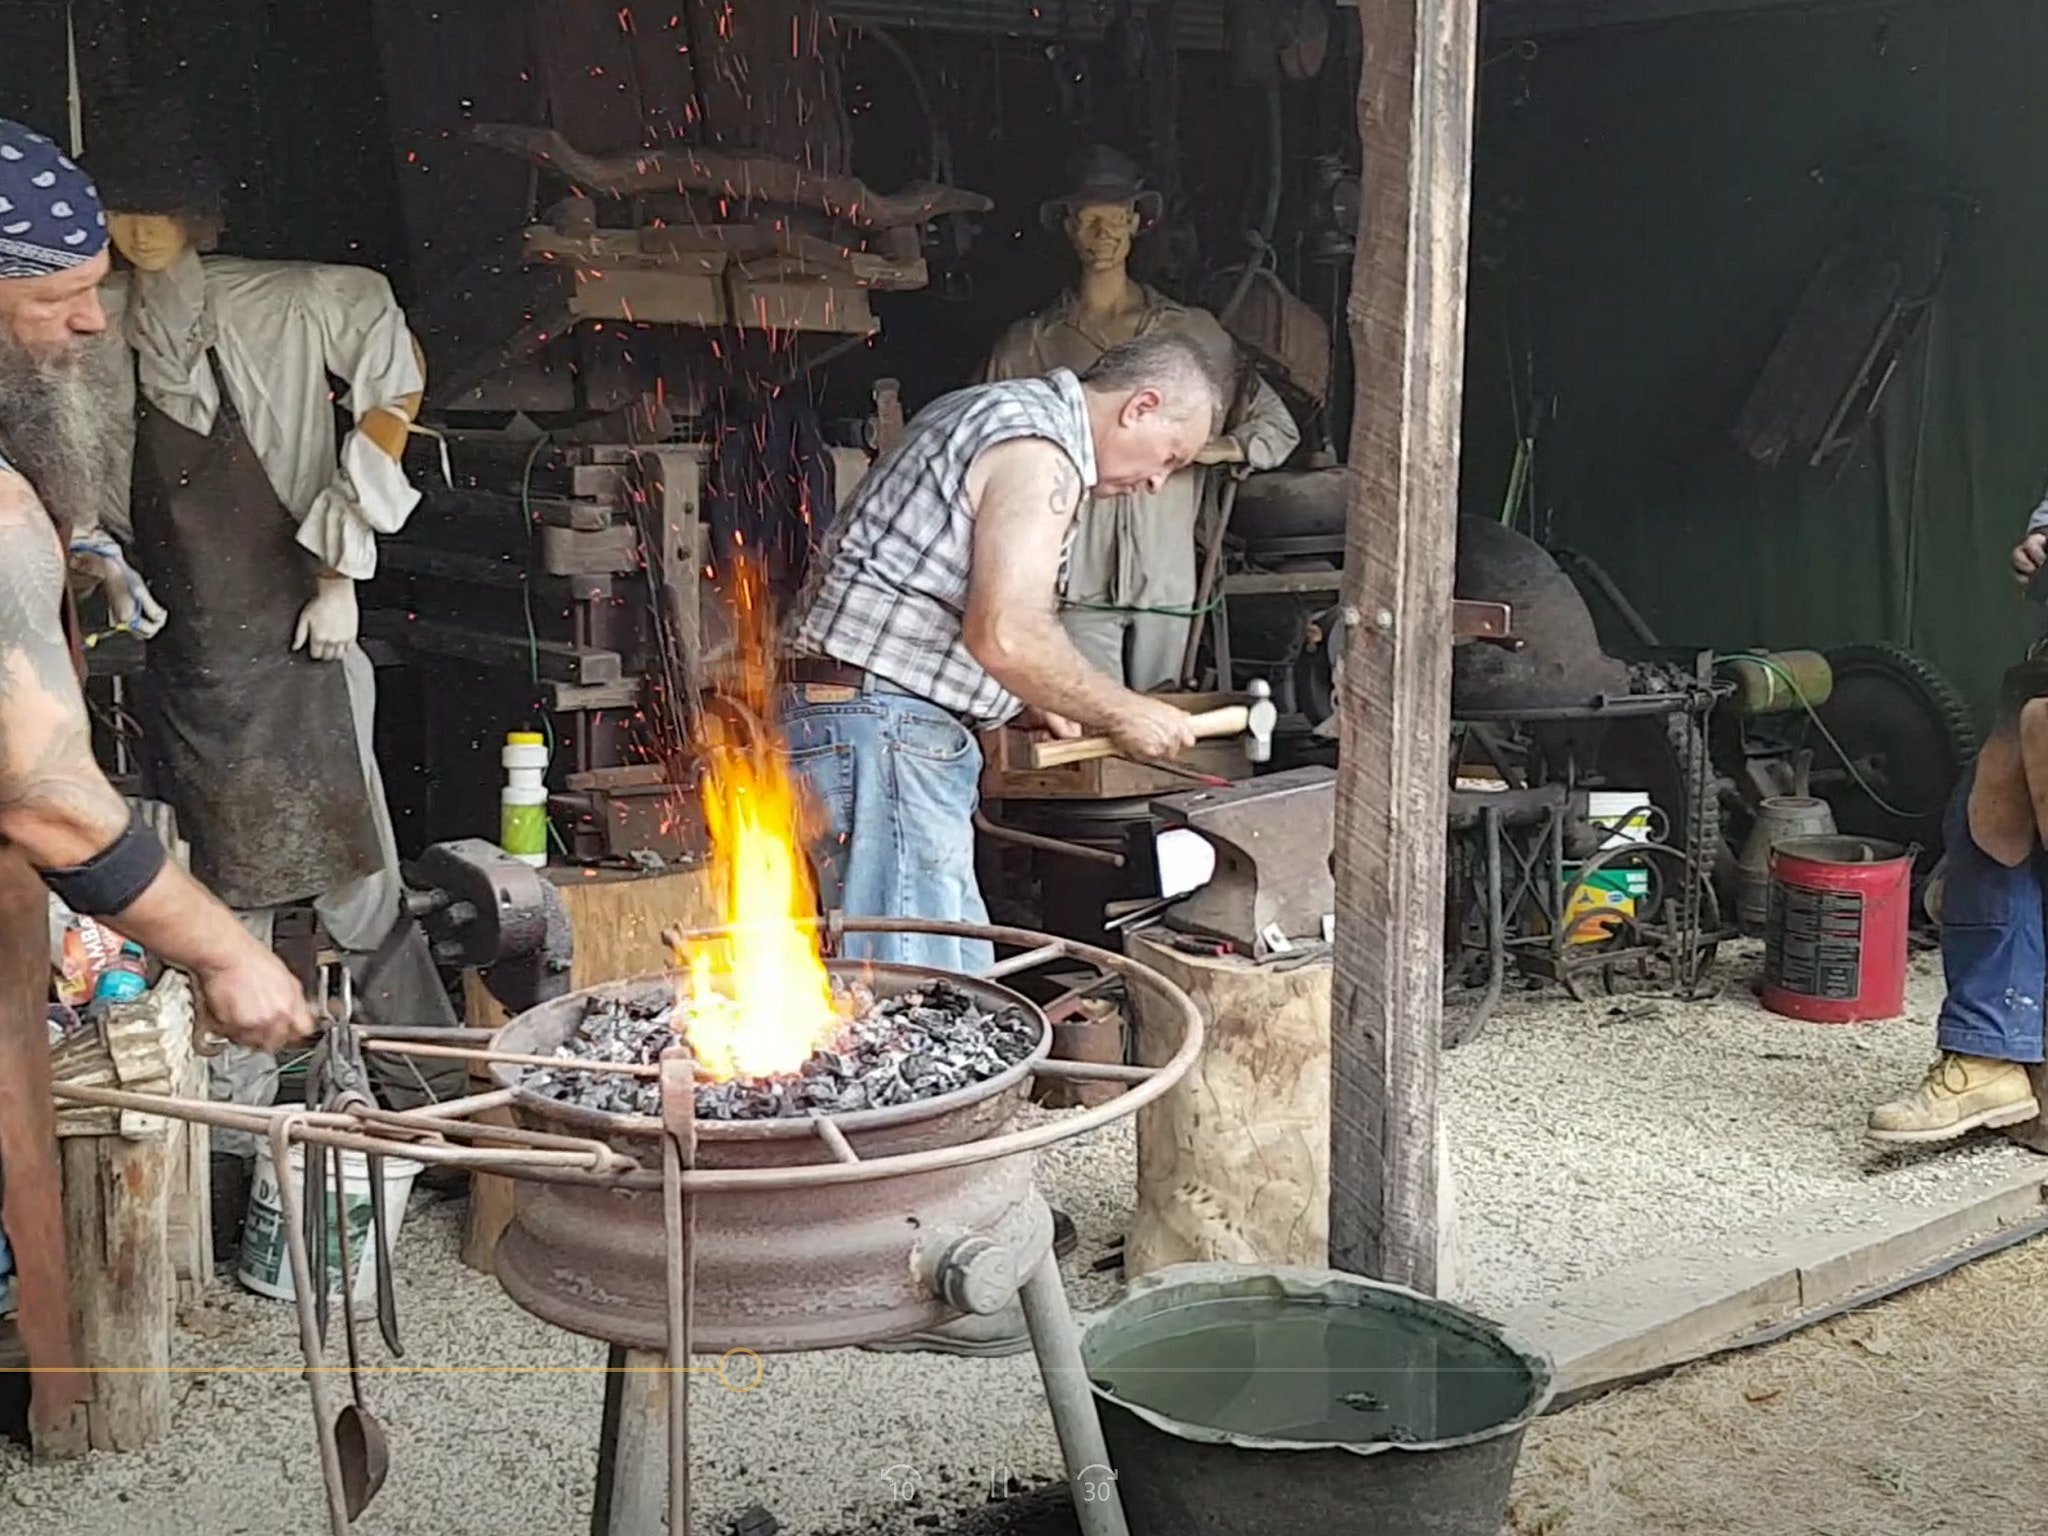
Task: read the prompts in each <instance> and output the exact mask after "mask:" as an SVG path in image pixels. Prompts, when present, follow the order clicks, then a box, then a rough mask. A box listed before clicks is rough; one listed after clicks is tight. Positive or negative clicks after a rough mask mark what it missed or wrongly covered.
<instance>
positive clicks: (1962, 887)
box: [1937, 768, 2048, 1062]
mask: <svg viewBox="0 0 2048 1536" xmlns="http://www.w3.org/2000/svg"><path fill="white" fill-rule="evenodd" d="M1974 782H1975V769H1974V768H1972V769H1971V770H1970V771H1968V772H1966V773H1965V774H1964V775H1963V781H1962V783H1961V784H1959V785H1958V786H1957V787H1956V794H1955V799H1954V800H1953V801H1951V803H1950V805H1949V811H1948V817H1947V820H1946V823H1945V826H1944V836H1943V843H1944V845H1945V848H1946V852H1945V854H1944V856H1943V864H1944V868H1945V874H1944V885H1943V890H1942V899H1941V970H1942V979H1943V980H1944V981H1946V982H1947V984H1948V993H1947V995H1946V996H1945V997H1943V998H1942V1001H1941V1019H1940V1024H1939V1027H1938V1030H1937V1043H1938V1047H1939V1049H1941V1050H1943V1051H1946V1052H1953V1053H1955V1054H1957V1055H1962V1056H1983V1057H1987V1058H1989V1059H1991V1060H1994V1061H2017V1062H2037V1061H2040V1060H2041V1059H2042V1054H2043V1053H2042V996H2043V993H2044V991H2048V923H2044V905H2043V900H2042V873H2043V867H2042V866H2043V856H2042V855H2041V854H2040V853H2039V852H2038V851H2037V852H2036V853H2035V854H2034V856H2033V857H2032V858H2030V859H2029V860H2027V862H2025V863H2024V864H2021V865H2019V866H2018V867H2017V868H2014V869H2008V868H2006V867H2005V866H2004V865H2003V864H2000V863H1999V862H1998V861H1997V860H1996V859H1994V858H1991V857H1990V856H1989V855H1988V854H1986V853H1985V852H1984V851H1983V850H1982V849H1980V848H1979V847H1978V846H1977V845H1976V844H1975V843H1974V842H1973V841H1971V838H1970V823H1969V814H1968V805H1969V797H1970V787H1971V785H1972V784H1973V783H1974Z"/></svg>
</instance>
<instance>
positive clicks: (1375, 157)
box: [1330, 0, 1478, 1292]
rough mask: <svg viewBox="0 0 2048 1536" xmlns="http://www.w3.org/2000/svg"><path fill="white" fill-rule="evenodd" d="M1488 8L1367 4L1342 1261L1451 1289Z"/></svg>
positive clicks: (1358, 275) (1338, 1237)
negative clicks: (1478, 223)
mask: <svg viewBox="0 0 2048 1536" xmlns="http://www.w3.org/2000/svg"><path fill="white" fill-rule="evenodd" d="M1477 13H1478V3H1477V0H1414V3H1402V0H1360V5H1359V25H1360V27H1361V29H1362V33H1363V36H1364V39H1365V64H1364V68H1363V69H1362V70H1361V72H1360V77H1359V82H1358V115H1359V131H1360V135H1361V143H1362V147H1363V154H1362V161H1361V164H1362V166H1363V177H1362V181H1361V196H1360V204H1359V238H1358V257H1357V266H1356V270H1355V271H1354V273H1353V277H1352V288H1351V300H1350V314H1349V320H1350V328H1351V343H1352V353H1353V356H1354V358H1355V359H1356V370H1355V371H1356V408H1355V412H1354V415H1353V421H1352V436H1351V455H1350V458H1351V465H1352V467H1353V469H1354V471H1355V473H1354V475H1353V477H1352V483H1351V498H1352V499H1351V506H1350V515H1349V520H1348V525H1347V529H1346V538H1345V560H1344V571H1345V584H1344V597H1345V601H1346V604H1347V606H1348V608H1349V609H1350V610H1351V612H1352V613H1354V614H1356V615H1357V616H1358V618H1357V627H1356V628H1354V630H1353V632H1352V634H1351V636H1350V638H1349V640H1348V643H1347V651H1346V656H1345V668H1344V687H1343V689H1342V690H1341V696H1340V698H1339V701H1338V718H1339V722H1340V729H1341V732H1342V735H1341V741H1342V758H1341V766H1340V768H1339V771H1338V779H1337V811H1336V880H1337V923H1336V943H1335V955H1334V960H1335V965H1336V982H1335V991H1334V994H1333V998H1332V1003H1331V1043H1332V1059H1331V1073H1332V1089H1331V1116H1330V1139H1331V1155H1330V1167H1331V1173H1332V1186H1331V1191H1330V1205H1331V1211H1330V1251H1331V1262H1332V1264H1333V1265H1334V1266H1335V1267H1336V1268H1338V1269H1344V1270H1350V1271H1352V1272H1354V1273H1359V1274H1365V1275H1371V1276H1375V1277H1377V1278H1381V1279H1386V1280H1392V1281H1395V1282H1398V1283H1400V1284H1404V1285H1409V1286H1412V1287H1414V1288H1415V1289H1417V1290H1420V1291H1425V1292H1428V1291H1433V1290H1434V1289H1435V1286H1436V1278H1437V1156H1436V1141H1437V1104H1436V1096H1437V1076H1438V1058H1439V1055H1440V1050H1441V1046H1440V1033H1441V1028H1442V1024H1441V1015H1442V1005H1443V999H1442V984H1443V939H1442V931H1441V913H1442V911H1443V882H1444V870H1443V825H1444V810H1445V806H1444V801H1445V782H1444V780H1445V774H1444V751H1445V745H1444V744H1445V743H1446V742H1447V741H1448V739H1449V732H1450V666H1449V663H1448V658H1449V655H1450V648H1451V587H1452V565H1453V555H1454V550H1455V545H1456V526H1457V475H1458V437H1459V433H1458V427H1459V422H1458V413H1459V408H1460V401H1461V398H1462V394H1463V383H1464V380H1463V359H1464V355H1465V345H1464V333H1465V269H1466V258H1467V225H1468V222H1469V215H1470V206H1471V191H1472V186H1471V174H1472V105H1473V94H1474V79H1475V63H1476V40H1477V36H1478V14H1477Z"/></svg>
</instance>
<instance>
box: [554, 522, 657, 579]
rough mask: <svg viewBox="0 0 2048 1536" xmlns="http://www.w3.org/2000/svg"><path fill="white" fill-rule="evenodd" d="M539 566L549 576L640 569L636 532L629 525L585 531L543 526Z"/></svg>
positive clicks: (638, 541) (587, 574) (598, 573)
mask: <svg viewBox="0 0 2048 1536" xmlns="http://www.w3.org/2000/svg"><path fill="white" fill-rule="evenodd" d="M540 564H541V569H542V570H544V571H546V572H547V573H548V574H549V575H550V576H614V575H618V574H620V573H621V572H624V571H637V570H639V569H640V535H639V532H638V531H637V530H636V529H634V528H632V527H631V526H629V525H625V524H621V525H619V526H618V527H615V528H599V529H595V530H590V531H585V530H582V529H577V528H543V529H541V531H540Z"/></svg>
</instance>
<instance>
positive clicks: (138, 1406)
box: [38, 1136, 176, 1455]
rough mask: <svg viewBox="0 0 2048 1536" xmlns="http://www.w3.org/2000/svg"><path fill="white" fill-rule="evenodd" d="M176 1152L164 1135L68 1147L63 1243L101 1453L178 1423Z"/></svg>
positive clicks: (90, 1434)
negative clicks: (171, 1235) (170, 1228)
mask: <svg viewBox="0 0 2048 1536" xmlns="http://www.w3.org/2000/svg"><path fill="white" fill-rule="evenodd" d="M171 1153H172V1146H171V1142H170V1140H169V1138H167V1137H166V1138H158V1139H155V1140H148V1141H129V1140H126V1139H124V1138H122V1137H119V1136H79V1137H70V1138H67V1139H66V1140H65V1142H64V1143H63V1165H64V1238H65V1245H66V1249H67V1251H68V1253H69V1255H70V1265H71V1291H72V1298H73V1301H74V1304H75V1307H76V1311H77V1315H78V1326H79V1340H80V1345H81V1352H82V1354H83V1357H84V1361H85V1366H86V1369H87V1371H88V1372H89V1373H90V1375H91V1378H92V1395H91V1397H90V1398H89V1399H88V1400H87V1403H86V1425H87V1438H88V1442H89V1444H90V1446H91V1448H92V1449H93V1450H96V1451H139V1450H142V1449H144V1448H145V1447H147V1446H149V1445H152V1444H154V1443H155V1442H156V1441H157V1440H159V1439H161V1438H162V1437H163V1436H164V1435H165V1434H166V1433H168V1432H169V1430H170V1427H171V1378H170V1360H171V1297H172V1295H173V1293H174V1288H175V1284H176V1282H175V1277H174V1275H173V1273H172V1268H171V1254H170V1245H169V1242H168V1240H167V1220H168V1217H169V1213H170V1199H171V1188H172V1184H173V1182H174V1171H173V1168H172V1162H171ZM52 1449H53V1448H52V1447H49V1446H44V1445H39V1446H38V1452H39V1454H44V1455H47V1454H49V1453H50V1452H51V1450H52Z"/></svg>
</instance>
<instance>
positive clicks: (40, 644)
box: [0, 119, 313, 1429]
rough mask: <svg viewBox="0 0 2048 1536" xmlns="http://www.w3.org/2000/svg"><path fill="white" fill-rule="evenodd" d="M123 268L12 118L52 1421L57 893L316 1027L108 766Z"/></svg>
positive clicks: (8, 940) (258, 1011)
mask: <svg viewBox="0 0 2048 1536" xmlns="http://www.w3.org/2000/svg"><path fill="white" fill-rule="evenodd" d="M108 263H109V258H108V255H107V232H106V217H105V214H104V212H103V211H102V209H101V207H100V202H99V196H98V193H97V192H96V191H95V190H94V188H93V186H92V183H91V182H90V181H88V180H87V179H86V177H85V176H84V174H83V173H82V172H81V171H80V170H79V169H78V167H77V166H75V165H73V164H72V163H71V161H70V160H69V159H68V158H67V157H66V156H65V155H64V154H63V153H61V152H60V151H59V150H58V148H57V146H56V145H54V144H53V143H51V142H50V140H48V139H47V138H45V137H43V136H42V135H41V134H38V133H34V132H31V131H30V130H29V129H27V128H24V127H23V126H22V125H20V124H19V123H13V122H8V121H6V120H4V119H0V1177H4V1181H5V1182H4V1196H0V1229H4V1230H5V1232H6V1234H7V1237H8V1239H9V1241H10V1244H11V1247H12V1249H13V1252H14V1263H15V1266H16V1268H17V1270H18V1272H19V1306H20V1312H21V1324H20V1329H21V1336H22V1341H23V1344H24V1346H25V1347H26V1349H27V1351H28V1354H29V1364H30V1367H31V1369H32V1370H35V1371H36V1372H37V1375H36V1376H35V1377H34V1381H35V1402H34V1424H35V1427H36V1428H38V1429H46V1428H48V1427H50V1426H52V1425H54V1424H55V1423H56V1422H57V1421H58V1419H59V1416H60V1415H61V1414H62V1413H63V1412H64V1411H65V1410H66V1409H68V1408H69V1407H70V1406H71V1405H72V1404H73V1403H75V1402H77V1401H79V1400H80V1399H81V1397H82V1395H83V1390H84V1382H83V1378H82V1377H80V1376H79V1375H78V1374H77V1373H76V1372H75V1370H70V1369H66V1368H67V1367H73V1366H75V1363H76V1355H75V1350H74V1347H73V1341H72V1336H71V1317H70V1312H71V1305H70V1295H69V1283H68V1280H67V1278H66V1272H65V1263H64V1226H63V1213H62V1207H61V1203H60V1197H59V1189H58V1175H57V1157H56V1141H55V1128H54V1124H53V1113H52V1103H51V1097H50V1062H49V1035H48V1031H47V1025H46V1022H45V1018H46V1012H47V1003H48V998H49V977H50V954H49V901H48V895H47V894H46V892H47V891H54V892H55V893H56V894H57V895H58V896H59V897H61V898H62V899H63V900H64V902H65V903H66V904H67V905H68V906H69V907H70V908H71V909H72V910H73V911H74V912H78V913H81V914H83V915H86V916H90V917H95V918H99V919H101V920H102V921H104V922H106V923H107V925H108V926H109V927H111V928H113V929H114V930H115V931H117V932H119V933H120V934H122V935H123V936H125V937H127V938H131V939H133V940H135V941H136V942H137V943H138V944H141V945H142V946H144V947H145V948H146V949H149V950H152V951H154V952H155V953H156V954H157V955H158V956H160V957H161V958H162V959H163V960H165V961H166V962H168V963H169V964H172V965H175V966H179V967H181V968H183V969H184V970H186V971H188V972H190V973H191V975H192V977H193V979H194V981H195V982H196V983H197V985H198V990H199V994H200V997H201V999H202V1000H203V1003H204V1006H205V1008H206V1012H207V1015H208V1019H209V1022H210V1024H211V1025H212V1027H213V1028H214V1029H215V1030H216V1031H218V1032H219V1033H220V1034H222V1035H224V1036H226V1037H227V1038H228V1039H230V1040H233V1041H236V1042H238V1043H241V1044H246V1045H252V1046H256V1047H259V1048H261V1049H264V1050H268V1051H276V1050H278V1049H280V1048H282V1047H283V1046H284V1045H286V1044H288V1043H289V1042H290V1041H292V1040H294V1039H298V1038H302V1037H304V1036H306V1035H310V1034H311V1033H312V1029H313V1018H312V1010H311V1008H310V1006H309V1005H308V1003H307V1001H306V998H305V996H304V994H303V993H302V992H301V991H300V989H299V986H298V983H297V982H296V981H294V980H293V979H292V975H291V973H290V972H289V971H288V970H286V969H285V967H284V965H283V963H282V962H280V961H279V960H278V959H277V957H276V956H275V955H273V954H272V953H271V952H270V951H269V950H268V949H267V948H266V947H264V946H263V945H261V944H259V943H257V942H256V940H255V939H254V938H253V937H251V935H250V934H249V932H248V931H247V930H246V929H245V928H244V927H243V926H242V924H241V923H240V922H239V921H237V920H236V918H235V916H234V914H233V913H232V912H230V911H229V910H228V909H227V908H226V907H225V906H224V905H222V904H221V903H220V902H219V901H218V900H216V899H215V898H214V897H213V896H212V895H211V894H210V893H209V892H208V891H207V890H206V889H205V888H204V887H203V886H201V885H200V884H199V883H198V882H197V881H195V880H194V879H193V878H192V877H191V876H190V875H188V874H186V873H185V872H184V871H183V870H181V869H180V868H179V867H178V866H177V865H176V864H174V863H172V862H171V861H170V859H169V858H168V857H167V856H166V854H165V852H164V848H163V845H162V843H160V842H159V841H158V840H157V837H156V835H155V833H153V832H151V831H150V830H149V829H148V827H146V826H145V825H144V824H143V823H142V822H141V821H140V820H139V819H138V818H136V817H135V816H134V815H133V814H132V813H131V812H130V809H129V807H128V804H127V802H126V801H125V800H123V799H122V797H121V795H120V794H119V793H118V792H117V791H116V790H115V789H114V787H113V785H111V784H110V783H108V782H107V778H106V775H105V774H104V773H102V772H101V771H100V767H99V764H98V763H97V762H95V761H94V759H93V755H92V728H91V724H90V722H89V720H88V717H87V715H86V710H85V699H84V695H83V693H82V692H81V689H80V684H79V678H80V674H81V673H82V671H83V665H82V660H81V656H82V653H81V651H80V649H79V643H78V634H77V620H76V614H75V610H74V609H73V608H72V607H71V605H70V602H69V594H68V592H67V590H66V586H65V550H66V548H67V546H68V544H69V541H70V534H71V528H72V525H73V523H74V521H75V520H79V519H89V517H90V515H91V514H90V512H89V510H88V509H90V508H91V507H93V506H95V505H97V502H98V491H99V487H98V486H97V485H96V484H95V481H94V475H95V474H96V473H97V472H99V470H100V467H101V466H103V465H104V464H105V463H106V462H107V461H108V458H109V457H110V455H109V454H108V452H107V448H108V443H109V438H108V435H107V434H108V433H109V431H110V430H116V429H120V428H125V426H126V423H125V420H123V419H122V417H121V416H120V413H119V412H118V411H117V410H114V409H111V408H110V407H109V402H108V395H107V392H106V389H105V387H104V381H105V380H106V379H107V378H108V377H109V375H108V373H107V372H106V371H105V367H106V364H107V363H108V362H110V361H111V359H109V358H108V356H107V343H106V338H105V332H106V329H107V320H106V314H105V312H104V311H103V310H102V309H101V308H100V301H99V293H98V290H99V285H100V282H101V280H102V279H103V278H104V277H105V276H106V275H107V268H108ZM101 569H102V571H103V572H111V571H112V568H111V567H105V566H103V567H101ZM116 596H117V597H118V596H119V594H118V593H117V594H116ZM118 606H119V605H118V603H117V611H118Z"/></svg>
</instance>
